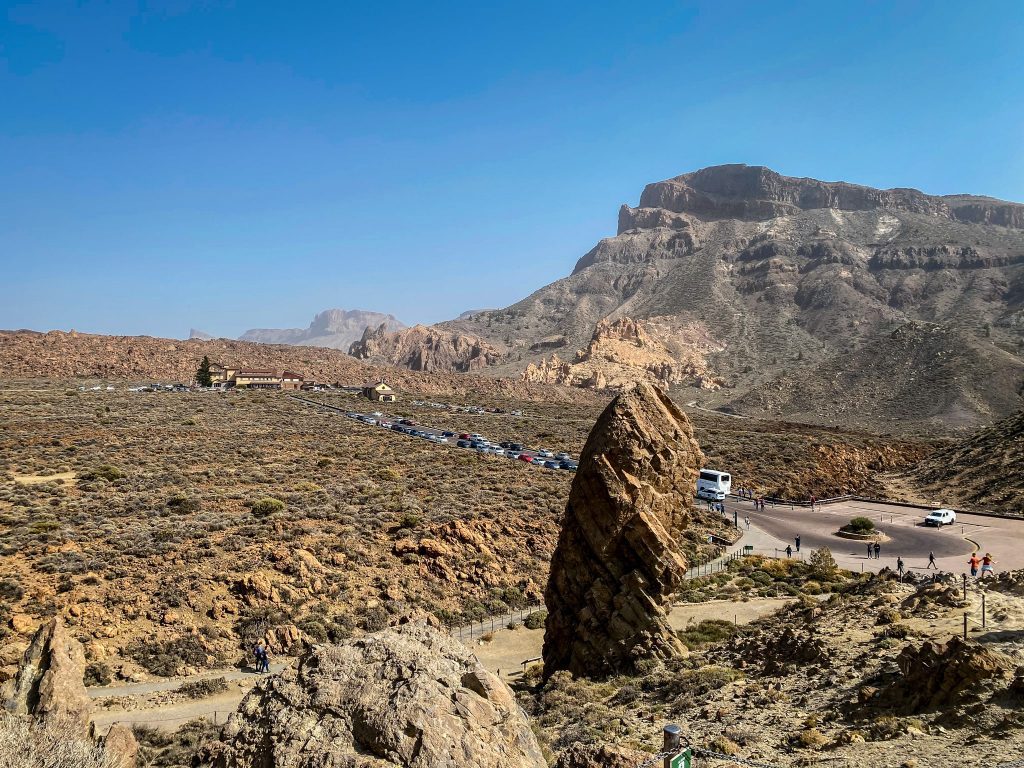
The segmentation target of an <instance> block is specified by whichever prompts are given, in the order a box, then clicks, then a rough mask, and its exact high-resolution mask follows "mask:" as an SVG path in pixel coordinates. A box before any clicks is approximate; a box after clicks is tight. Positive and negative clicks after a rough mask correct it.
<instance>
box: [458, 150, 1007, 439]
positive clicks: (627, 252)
mask: <svg viewBox="0 0 1024 768" xmlns="http://www.w3.org/2000/svg"><path fill="white" fill-rule="evenodd" d="M624 319H628V320H629V321H630V322H633V321H640V322H641V323H642V324H643V326H644V327H646V328H658V329H661V330H660V331H659V332H657V333H648V335H649V336H654V337H656V339H655V343H653V344H652V345H650V346H649V347H646V348H644V350H643V352H642V353H641V354H637V355H636V356H635V357H636V360H635V365H632V366H628V365H627V372H628V367H635V368H636V369H637V373H636V378H648V377H649V373H648V372H649V370H650V366H651V363H652V361H654V360H657V359H658V358H659V357H660V356H661V355H662V354H664V352H665V351H666V350H667V351H668V354H669V355H670V356H672V357H673V358H674V359H675V360H676V362H677V364H678V365H679V367H680V368H681V369H683V370H693V371H695V372H696V373H694V374H692V375H683V376H676V377H674V378H676V381H674V382H669V383H671V384H672V385H673V386H675V387H677V388H678V387H690V386H693V385H696V386H702V385H703V383H704V382H706V381H709V380H719V379H720V380H721V382H722V384H723V385H724V386H723V387H722V389H721V391H719V392H718V393H717V394H716V395H714V396H712V397H710V398H706V403H707V404H709V405H712V406H717V405H722V404H727V403H730V402H733V403H734V404H735V407H736V408H737V409H739V410H743V411H746V412H750V413H755V412H759V413H772V414H775V415H783V416H787V417H792V418H802V419H812V420H818V421H827V420H829V419H837V418H843V419H846V418H850V417H851V413H852V415H853V416H854V417H855V416H856V412H854V411H853V409H847V412H846V413H838V412H835V410H834V409H832V408H831V407H830V406H831V398H832V396H833V394H832V392H830V391H829V389H828V387H823V386H822V385H821V382H820V381H818V379H819V378H821V377H823V376H825V375H826V374H829V373H830V372H837V371H840V370H845V371H848V372H849V373H850V374H851V378H850V379H849V380H848V381H845V382H844V383H843V396H844V397H848V398H850V399H851V401H853V402H859V403H863V402H870V401H871V400H872V398H873V396H874V393H876V392H879V391H883V392H890V393H898V397H897V398H895V400H896V401H897V402H898V405H899V410H908V411H910V412H912V413H922V414H924V415H925V419H926V421H927V422H928V423H929V425H935V424H947V423H948V424H950V425H951V426H953V427H955V428H964V429H967V428H970V427H972V426H974V425H979V424H983V423H988V422H990V421H991V420H993V419H994V418H999V417H1001V416H1005V415H1007V414H1008V413H1010V412H1012V411H1014V410H1016V409H1017V408H1019V407H1020V406H1021V405H1024V399H1022V398H1021V394H1020V383H1021V375H1020V370H1021V365H1022V362H1024V361H1022V357H1021V355H1022V348H1024V206H1022V205H1018V204H1014V203H1006V202H1002V201H998V200H992V199H990V198H983V197H973V196H968V195H955V196H946V197H936V196H930V195H926V194H923V193H921V192H918V191H917V190H912V189H893V190H877V189H871V188H869V187H862V186H857V185H853V184H845V183H831V182H821V181H816V180H813V179H796V178H789V177H785V176H781V175H780V174H778V173H775V172H774V171H771V170H769V169H767V168H762V167H749V166H743V165H728V166H717V167H713V168H706V169H703V170H700V171H696V172H694V173H689V174H685V175H683V176H678V177H676V178H673V179H669V180H667V181H663V182H659V183H656V184H651V185H648V187H647V188H646V189H645V190H644V192H643V195H642V196H641V199H640V205H639V206H637V207H635V208H633V207H630V206H623V207H622V210H621V211H620V213H619V228H618V234H617V235H616V236H615V237H611V238H607V239H605V240H602V241H601V242H600V243H598V245H597V246H595V247H594V248H593V249H592V250H591V251H590V252H588V253H587V254H585V255H584V256H583V257H582V258H581V259H580V260H579V262H578V263H577V265H576V268H575V269H574V270H573V272H572V274H571V275H570V276H568V277H566V278H564V279H562V280H559V281H557V282H555V283H552V284H551V285H548V286H546V287H544V288H541V289H540V290H539V291H537V292H535V293H534V294H532V295H531V296H529V297H527V298H525V299H523V300H522V301H520V302H518V303H517V304H513V305H512V306H510V307H506V308H505V309H501V310H494V311H489V312H482V313H480V314H476V315H474V316H472V317H470V318H468V319H461V320H456V321H451V322H448V323H444V324H442V325H441V326H440V327H441V328H443V329H444V330H446V331H450V332H453V333H458V334H466V335H469V336H473V337H477V338H481V339H484V340H486V341H488V342H489V343H490V344H491V345H492V346H493V347H494V348H495V349H497V350H499V351H500V352H501V353H502V354H501V357H500V358H499V359H498V360H497V363H496V367H495V369H494V372H495V373H498V374H505V375H510V374H519V375H522V373H523V371H524V370H526V369H527V368H528V366H529V365H530V364H531V363H532V364H534V369H533V370H531V371H530V373H528V374H526V375H527V376H528V377H529V378H532V379H535V380H561V381H567V382H570V383H574V384H577V385H584V386H594V385H596V384H599V383H600V382H601V380H602V378H603V379H604V381H605V382H611V381H621V380H623V379H624V378H628V376H623V370H622V368H621V360H620V361H614V362H613V364H612V365H611V366H605V365H604V364H601V365H593V364H592V365H591V366H590V367H589V368H588V369H585V370H583V371H581V372H580V375H576V374H574V373H573V372H572V371H571V370H570V371H568V372H566V371H564V370H563V364H562V363H563V361H574V362H580V358H584V359H585V358H587V357H588V354H589V357H590V358H591V359H592V358H593V357H594V356H593V354H592V353H588V350H589V349H590V346H591V343H592V341H593V340H594V338H595V331H596V329H597V327H598V324H599V323H602V322H604V323H610V322H614V321H620V320H624ZM920 324H930V325H931V326H935V327H936V328H937V333H940V334H947V335H948V334H954V335H955V343H951V344H935V345H927V346H926V348H925V349H924V350H921V351H919V352H918V353H917V354H916V356H915V357H914V360H913V364H912V365H902V364H901V362H900V361H899V359H898V358H897V357H894V355H896V354H901V352H900V350H901V345H900V344H896V345H893V344H891V343H889V340H890V339H892V338H893V334H894V332H896V331H897V329H900V328H901V327H903V326H907V328H906V330H904V331H903V333H907V334H911V335H914V334H917V333H919V332H921V331H920V328H922V327H923V326H921V325H920ZM638 349H639V347H638ZM552 354H555V355H557V359H556V361H555V362H554V364H552V361H551V355H552ZM600 357H601V356H600V355H598V358H600ZM880 360H884V361H886V362H885V364H884V365H883V366H882V367H881V369H879V368H878V363H879V361H880ZM570 365H572V363H571V362H570ZM819 366H821V367H820V368H819ZM545 368H546V369H547V371H546V372H545V370H544V369H545ZM595 368H596V369H597V370H595ZM938 368H941V369H942V370H943V371H944V372H946V373H948V372H953V374H954V375H953V376H952V377H951V379H950V380H949V381H948V382H942V383H941V386H942V387H944V388H946V389H947V390H948V391H947V392H946V393H945V395H944V396H943V398H942V399H941V402H940V403H938V404H936V403H934V402H933V388H932V387H923V388H922V387H918V386H916V384H917V383H920V382H921V381H923V380H926V379H927V378H928V377H930V376H933V375H934V373H933V372H934V371H935V370H936V369H938ZM552 369H554V371H555V372H554V373H552V372H551V371H552ZM538 370H540V371H541V372H540V373H538ZM979 370H980V371H984V372H985V374H986V375H975V373H973V371H979ZM808 372H811V374H810V375H809V374H808ZM989 374H991V375H989ZM670 378H672V377H670ZM663 381H664V380H663ZM780 386H781V387H782V388H783V389H784V390H786V391H788V392H790V393H791V394H789V395H787V396H786V397H785V398H779V397H776V396H774V395H769V394H768V393H770V392H771V391H772V390H773V389H775V390H777V389H778V388H779V387H780ZM747 393H752V394H751V395H750V397H749V398H745V397H744V396H746V395H747ZM695 394H698V393H695ZM683 397H684V398H685V397H686V395H685V394H684V395H683ZM701 397H702V399H705V396H704V395H701ZM890 415H891V414H889V413H885V412H883V413H881V414H880V415H879V417H878V418H871V419H869V420H868V421H869V422H872V424H873V425H874V424H877V422H879V421H887V420H888V419H889V417H890Z"/></svg>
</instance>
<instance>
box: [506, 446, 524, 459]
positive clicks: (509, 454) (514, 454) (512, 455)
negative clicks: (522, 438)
mask: <svg viewBox="0 0 1024 768" xmlns="http://www.w3.org/2000/svg"><path fill="white" fill-rule="evenodd" d="M505 455H506V456H507V457H508V458H510V459H518V458H519V457H520V456H522V454H521V453H520V452H519V451H513V450H512V449H511V448H509V449H508V450H506V451H505Z"/></svg>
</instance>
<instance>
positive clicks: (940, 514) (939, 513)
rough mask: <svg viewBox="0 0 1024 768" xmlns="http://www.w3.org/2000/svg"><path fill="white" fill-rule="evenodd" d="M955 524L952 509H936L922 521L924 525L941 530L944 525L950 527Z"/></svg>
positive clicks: (954, 515) (954, 513)
mask: <svg viewBox="0 0 1024 768" xmlns="http://www.w3.org/2000/svg"><path fill="white" fill-rule="evenodd" d="M955 522H956V512H954V511H953V510H952V509H936V510H935V511H934V512H931V513H929V515H928V516H927V517H926V518H925V519H924V524H925V525H933V526H935V527H936V528H941V527H942V526H944V525H952V524H953V523H955Z"/></svg>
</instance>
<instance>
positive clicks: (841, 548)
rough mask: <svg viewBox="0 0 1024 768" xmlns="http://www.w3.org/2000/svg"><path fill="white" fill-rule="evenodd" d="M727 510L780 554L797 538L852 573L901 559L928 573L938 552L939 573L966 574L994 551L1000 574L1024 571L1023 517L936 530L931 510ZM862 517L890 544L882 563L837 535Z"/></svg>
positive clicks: (746, 504) (975, 519) (732, 505)
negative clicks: (973, 560) (978, 557)
mask: <svg viewBox="0 0 1024 768" xmlns="http://www.w3.org/2000/svg"><path fill="white" fill-rule="evenodd" d="M698 503H699V502H698ZM726 511H727V515H728V516H729V517H732V516H733V512H734V511H735V512H736V515H737V517H738V519H739V524H740V528H741V529H743V528H744V527H745V524H744V520H745V518H746V517H748V516H749V517H750V522H751V524H752V525H755V526H757V527H758V528H760V529H761V530H762V531H763V532H765V533H766V534H768V535H770V536H771V537H773V538H774V539H776V540H777V543H778V544H779V545H780V548H781V549H784V548H785V547H786V545H787V544H789V545H793V546H794V547H795V538H796V537H797V536H800V549H801V553H802V554H803V555H804V556H807V555H808V554H809V553H810V552H811V550H814V549H817V548H818V547H821V546H827V547H828V548H829V549H831V550H832V554H833V556H834V557H835V559H836V561H837V562H838V563H839V564H840V565H841V566H842V567H844V568H850V569H851V570H861V569H863V570H866V571H877V570H880V569H881V568H883V567H886V566H888V567H889V568H895V566H896V559H897V558H898V557H902V558H903V562H904V564H905V566H906V567H907V568H908V569H910V570H913V571H924V570H926V569H927V565H928V553H929V552H934V553H935V559H936V563H937V564H938V567H939V570H943V571H950V572H953V573H963V572H964V571H966V570H967V559H968V557H969V556H970V554H971V552H973V551H975V550H977V551H979V552H980V553H981V554H984V553H985V552H991V553H992V555H993V556H994V558H995V561H996V570H997V571H999V570H1009V569H1015V568H1022V567H1024V520H1021V519H1018V518H999V517H989V516H985V515H973V514H968V513H958V514H957V521H956V524H954V525H949V526H945V527H943V528H932V527H926V526H924V525H923V520H924V518H925V515H926V514H927V510H923V509H915V508H912V507H904V506H900V505H896V504H884V503H879V502H865V501H854V500H850V501H841V502H836V503H834V504H827V505H819V506H818V507H816V508H815V509H814V511H811V510H810V509H807V508H801V507H796V508H791V507H789V506H788V505H786V506H783V505H778V506H775V507H772V506H770V505H766V506H765V509H764V511H763V512H762V511H760V510H755V509H754V504H753V502H751V501H746V500H742V499H740V500H737V499H730V500H729V501H727V502H726ZM858 516H860V517H868V518H871V519H872V520H873V521H874V522H875V526H876V528H877V529H878V530H880V531H881V532H882V533H884V534H885V535H886V536H888V537H889V539H890V541H887V542H883V543H882V545H881V547H882V549H881V553H880V554H881V557H880V559H878V560H875V559H874V558H871V559H868V556H867V545H866V544H864V543H862V542H859V541H853V540H851V539H844V538H841V537H839V536H837V535H836V531H838V530H839V528H840V526H842V525H845V524H846V523H848V522H849V521H850V519H851V518H853V517H858ZM773 548H774V547H773ZM794 555H796V553H795V552H794Z"/></svg>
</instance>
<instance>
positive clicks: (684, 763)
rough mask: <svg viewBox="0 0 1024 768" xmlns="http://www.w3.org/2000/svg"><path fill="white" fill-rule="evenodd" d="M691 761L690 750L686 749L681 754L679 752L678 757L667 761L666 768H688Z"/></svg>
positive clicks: (691, 754)
mask: <svg viewBox="0 0 1024 768" xmlns="http://www.w3.org/2000/svg"><path fill="white" fill-rule="evenodd" d="M692 759H693V752H691V751H690V748H689V747H687V748H686V749H684V750H683V751H682V752H680V753H679V754H678V755H676V756H675V757H673V758H672V759H671V760H670V761H669V763H668V766H669V768H690V762H691V761H692Z"/></svg>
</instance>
